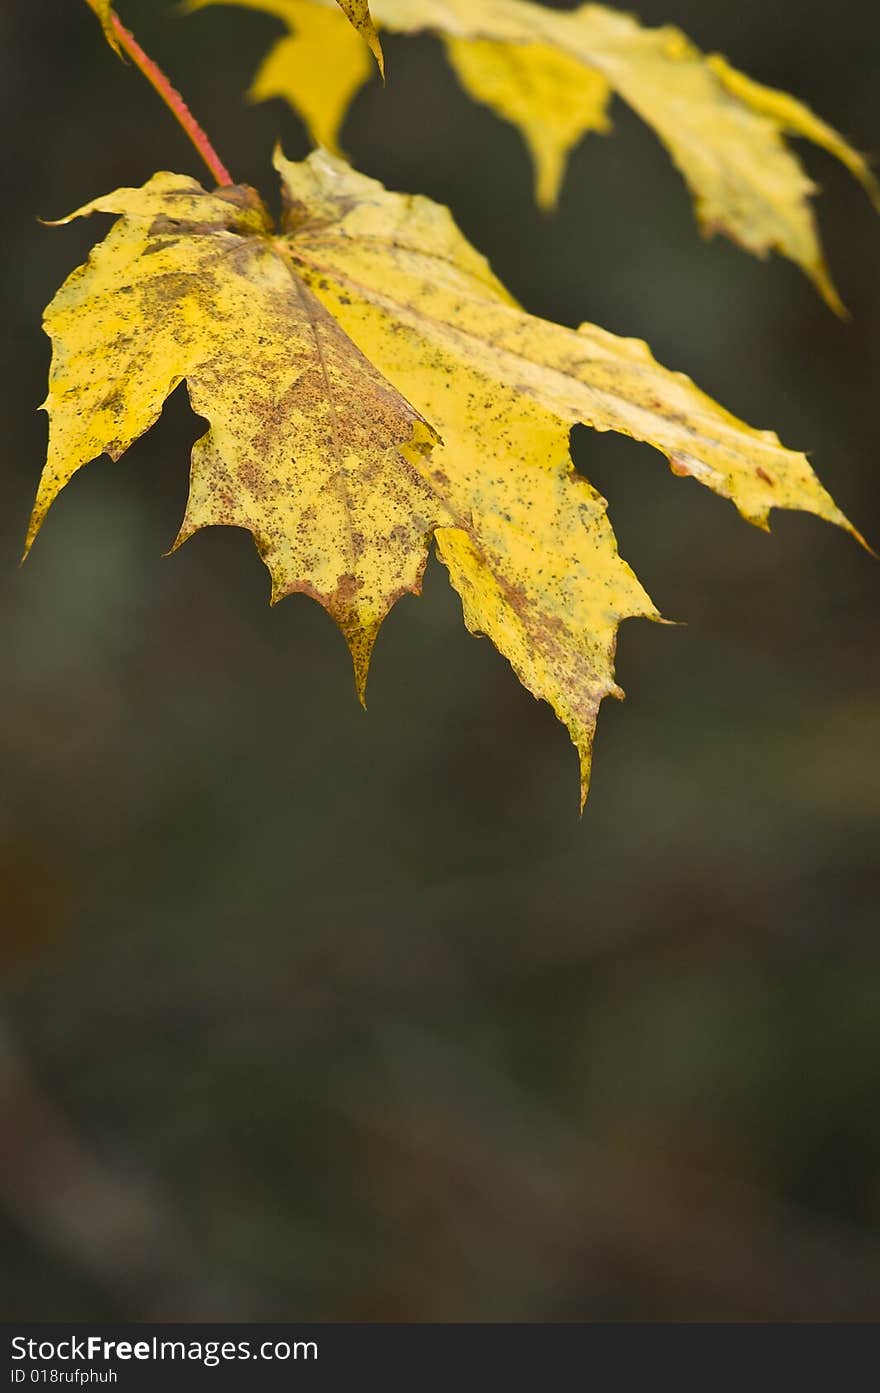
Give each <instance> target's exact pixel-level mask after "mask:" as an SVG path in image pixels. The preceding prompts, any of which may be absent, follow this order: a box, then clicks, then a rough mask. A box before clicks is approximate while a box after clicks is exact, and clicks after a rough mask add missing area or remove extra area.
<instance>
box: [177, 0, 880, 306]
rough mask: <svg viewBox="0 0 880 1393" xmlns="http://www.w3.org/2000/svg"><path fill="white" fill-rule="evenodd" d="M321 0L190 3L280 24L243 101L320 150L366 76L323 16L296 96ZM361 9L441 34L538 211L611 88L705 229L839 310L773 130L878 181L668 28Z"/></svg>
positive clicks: (518, 5)
mask: <svg viewBox="0 0 880 1393" xmlns="http://www.w3.org/2000/svg"><path fill="white" fill-rule="evenodd" d="M332 3H333V0H189V8H190V9H201V8H203V7H205V6H207V5H217V4H238V5H243V6H245V7H246V8H248V9H257V10H264V11H268V12H269V13H270V14H274V15H276V16H278V17H279V18H280V19H283V20H284V22H285V23H286V24H287V26H288V28H289V30H290V31H291V32H290V36H289V37H288V38H286V39H282V40H281V41H280V42H279V44H278V45H276V47H275V48H274V49H273V50H272V51H271V53H270V55H269V57H268V58H267V60H266V62H265V64H264V66H263V68H261V70H260V72H259V74H258V76H257V78H256V80H255V82H254V86H253V89H252V91H253V94H254V95H255V96H258V97H268V96H282V97H284V98H286V100H287V101H288V102H289V103H290V104H291V106H293V108H294V109H295V110H296V111H298V112H299V114H300V115H301V116H302V118H303V119H304V120H305V121H306V123H307V124H308V126H309V128H310V130H311V132H312V135H313V137H314V138H315V140H316V141H318V142H319V143H321V142H324V138H325V136H326V135H327V134H328V132H329V134H330V137H331V139H330V148H331V149H332V148H334V147H335V139H336V133H337V131H338V129H339V126H340V124H341V122H342V119H343V117H344V114H345V109H346V105H347V103H348V102H349V101H350V100H351V97H352V96H353V95H354V92H355V91H356V90H357V88H358V86H359V85H360V82H361V81H363V80H364V79H365V77H366V73H365V72H364V71H363V70H362V69H361V70H358V69H356V67H355V64H354V59H353V56H352V54H351V52H350V50H349V48H348V47H347V46H345V45H344V43H343V41H342V31H343V26H342V22H341V19H339V18H338V17H336V18H337V19H338V22H337V24H336V31H337V35H338V41H339V42H340V44H342V46H341V47H340V50H339V55H338V56H337V50H336V47H335V46H334V45H331V44H330V43H328V44H327V45H326V47H325V48H324V50H323V52H322V53H321V55H320V58H319V61H320V62H321V71H322V72H323V73H324V75H325V88H324V92H323V93H321V91H320V89H318V91H317V94H316V87H317V86H318V84H317V75H316V73H315V71H314V68H312V70H311V72H310V75H309V78H308V80H307V81H306V83H305V86H304V88H303V84H302V74H303V67H304V62H305V55H306V54H307V53H311V52H312V51H313V45H312V40H311V28H310V21H309V20H308V18H307V15H308V11H309V9H310V8H314V7H315V6H323V7H325V8H326V7H327V6H328V5H332ZM373 12H374V16H375V19H376V22H377V23H378V24H379V26H380V27H384V28H386V29H389V30H391V31H394V32H399V33H409V34H411V33H417V32H419V31H421V30H428V31H430V32H432V33H436V34H438V35H440V36H441V37H443V38H444V39H445V41H446V44H447V51H448V52H449V55H450V58H451V60H452V64H453V67H454V68H455V70H456V72H457V74H458V76H459V78H460V79H461V81H462V83H463V85H464V86H465V88H466V89H467V91H468V92H469V93H470V94H471V95H472V96H473V97H475V98H476V99H477V100H478V101H482V102H485V103H486V104H488V105H489V106H491V107H492V108H493V109H494V110H495V111H497V112H498V113H499V115H501V116H503V117H505V118H506V119H507V120H509V121H512V122H513V123H514V124H515V125H516V126H517V127H518V128H519V129H520V130H521V131H522V133H523V135H524V136H525V138H526V141H527V143H528V145H529V149H530V151H531V153H532V157H533V159H534V162H535V168H536V192H537V197H538V200H539V202H540V203H541V204H543V205H544V206H550V205H552V203H553V202H555V199H556V196H557V193H558V190H559V186H560V184H561V181H562V178H563V176H564V170H565V162H566V158H567V154H568V151H569V150H570V149H571V147H572V146H573V145H574V144H575V143H576V142H577V141H578V140H579V139H580V137H581V136H582V135H583V134H584V132H586V131H589V130H604V129H605V126H606V117H605V105H606V98H607V95H608V93H609V91H614V92H616V93H617V94H618V95H619V96H620V97H622V98H623V99H624V101H626V102H628V103H629V105H630V106H631V107H632V108H633V109H634V110H635V111H636V112H638V114H639V115H640V116H641V117H642V118H643V120H645V121H646V122H647V123H648V125H650V126H652V127H653V129H654V130H655V131H656V132H657V134H658V135H659V137H660V139H661V140H662V141H663V144H664V145H665V146H666V148H667V149H668V151H669V153H670V154H671V156H672V158H673V160H674V162H675V164H676V166H677V167H678V169H679V170H680V171H681V173H682V175H683V176H684V178H685V180H686V181H687V183H688V185H689V187H690V189H691V192H692V194H693V195H694V199H695V202H696V213H697V218H698V220H699V223H700V226H701V228H702V230H703V232H704V233H706V234H707V235H711V234H713V233H715V232H722V233H725V234H726V235H727V236H729V237H731V238H733V240H734V241H736V242H738V243H739V244H740V245H741V246H742V247H744V248H745V249H746V250H747V251H751V252H754V253H755V254H756V255H758V256H761V257H763V256H766V255H767V253H768V252H769V251H778V252H780V253H781V254H782V255H783V256H787V257H789V258H790V259H791V260H792V261H794V262H795V263H796V264H797V265H798V266H800V267H801V269H802V270H803V271H804V272H805V273H806V274H807V275H808V276H809V277H810V279H811V280H812V281H813V283H814V284H815V285H816V287H817V288H818V290H819V291H820V293H821V294H822V295H823V296H824V298H825V300H826V302H827V303H828V304H829V305H830V306H831V308H832V309H833V310H835V312H837V313H840V314H842V313H845V311H844V308H843V305H842V304H841V301H840V299H839V296H838V294H837V291H836V290H835V288H834V285H833V283H832V280H831V277H830V274H829V272H828V268H827V265H826V263H825V258H824V255H823V252H822V248H821V243H820V240H819V233H818V229H817V226H816V221H815V218H814V215H813V211H812V207H811V205H810V201H809V198H810V195H811V194H812V193H814V192H815V187H814V185H813V184H812V182H811V181H810V179H809V178H808V177H807V174H806V173H805V171H804V169H803V167H802V166H801V164H800V162H799V161H798V160H797V159H796V158H795V156H794V155H793V154H792V153H791V151H790V150H789V149H788V147H787V145H786V144H785V140H784V136H785V135H787V134H790V135H799V136H803V137H805V138H806V139H808V140H812V141H813V142H814V143H816V144H819V145H821V146H823V147H824V148H825V149H826V150H828V151H830V153H831V154H833V155H835V156H836V157H837V158H838V159H839V160H841V161H842V162H843V163H844V164H845V165H846V167H847V168H848V169H849V170H850V171H851V172H852V173H853V174H854V175H855V176H856V178H858V179H859V180H860V182H861V183H862V184H863V185H864V187H865V188H866V190H867V191H868V193H869V195H870V196H871V198H872V199H873V201H874V202H875V204H877V205H878V206H880V187H878V184H877V181H876V180H875V178H874V176H873V174H872V173H871V171H870V169H869V167H868V164H867V162H866V161H865V159H864V158H863V157H862V156H861V155H860V154H859V153H858V152H857V151H856V150H854V149H853V148H852V146H850V145H849V144H848V143H847V142H846V141H845V140H844V139H843V137H842V136H840V135H838V133H837V132H836V131H834V130H833V129H832V128H831V127H830V126H828V125H827V124H826V123H825V122H824V121H821V120H820V119H819V118H818V117H816V116H814V115H813V113H812V112H811V111H809V109H808V108H807V107H806V106H804V105H803V104H802V103H801V102H798V101H796V100H795V99H794V98H793V97H790V96H788V95H787V94H786V93H784V92H777V91H775V90H774V89H772V88H769V87H763V86H761V85H760V84H759V83H756V82H753V81H751V79H749V78H747V77H745V76H744V75H743V74H741V73H738V72H737V71H736V70H735V69H734V68H731V67H730V65H729V64H728V63H727V62H726V61H725V60H724V59H723V58H721V57H720V56H719V55H717V54H715V55H711V56H709V57H706V56H705V55H703V54H702V53H701V52H700V51H699V49H697V48H695V47H694V45H693V44H692V43H691V42H690V40H689V39H687V38H686V37H685V36H684V34H682V33H681V31H680V30H678V29H675V28H672V27H670V26H665V27H663V28H660V29H645V28H642V26H641V25H640V24H639V23H638V22H637V21H636V20H635V19H633V18H632V17H631V16H629V15H627V14H621V13H618V12H617V11H614V10H609V9H606V8H605V7H604V6H601V5H583V6H581V8H580V9H577V10H574V11H567V12H566V11H558V10H549V9H545V8H543V7H541V6H539V5H535V4H526V3H523V0H468V3H467V4H466V5H465V4H462V3H460V0H374V2H373ZM337 65H338V66H337ZM301 89H302V90H301ZM325 143H326V142H325Z"/></svg>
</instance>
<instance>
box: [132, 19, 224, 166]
mask: <svg viewBox="0 0 880 1393" xmlns="http://www.w3.org/2000/svg"><path fill="white" fill-rule="evenodd" d="M111 23H112V25H113V32H114V34H115V35H116V37H117V39H118V40H119V44H120V47H121V48H122V49H123V51H124V52H125V53H126V54H127V55H128V57H129V58H130V59H131V61H132V62H133V63H134V65H135V67H137V68H139V69H140V71H141V72H142V73H143V75H144V77H145V78H146V79H147V81H148V82H149V83H150V85H151V86H152V87H153V88H154V89H155V91H156V92H158V94H159V96H160V97H161V98H162V100H163V102H164V103H165V105H166V106H167V107H168V110H169V111H170V112H171V113H172V115H173V116H174V118H175V120H176V121H177V122H178V124H179V125H180V126H181V127H182V128H183V130H184V131H185V132H186V134H187V135H188V136H189V138H190V140H191V141H192V143H193V145H194V146H195V148H196V149H197V150H198V152H199V154H200V155H201V157H202V159H203V160H204V162H205V164H206V165H207V166H208V169H209V170H210V171H211V173H212V174H213V176H214V178H215V179H216V180H217V183H218V185H221V186H222V185H227V184H234V183H235V180H234V179H233V177H232V175H231V174H230V173H229V170H228V169H227V168H226V166H225V164H224V163H223V161H222V160H221V158H220V156H219V155H218V154H217V151H216V150H215V149H214V147H213V145H212V144H211V142H210V140H209V139H208V137H207V135H206V134H205V132H204V131H203V130H202V128H201V126H200V125H199V123H198V121H197V120H196V118H195V117H194V116H193V114H192V112H191V111H190V109H189V107H188V106H187V104H186V102H185V101H184V100H183V97H182V96H181V95H180V93H179V92H178V91H177V89H176V88H175V87H172V85H171V83H170V82H169V81H168V78H167V77H166V76H165V74H164V73H163V71H162V69H161V68H160V67H159V65H158V64H157V63H154V62H153V59H152V58H150V56H149V55H148V54H146V53H145V52H144V50H143V49H142V48H141V46H140V44H139V43H138V41H137V39H136V38H135V36H134V34H132V33H131V31H130V30H129V29H126V27H125V25H124V24H123V23H122V20H121V19H120V18H119V16H118V15H116V14H113V13H112V12H111Z"/></svg>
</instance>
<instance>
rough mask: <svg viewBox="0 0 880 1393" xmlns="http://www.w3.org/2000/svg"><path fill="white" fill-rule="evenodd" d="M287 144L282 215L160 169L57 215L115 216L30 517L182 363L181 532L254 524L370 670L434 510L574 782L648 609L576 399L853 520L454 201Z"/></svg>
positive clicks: (273, 556)
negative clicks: (523, 289) (497, 268)
mask: <svg viewBox="0 0 880 1393" xmlns="http://www.w3.org/2000/svg"><path fill="white" fill-rule="evenodd" d="M275 162H276V166H277V168H278V170H279V172H280V175H281V180H282V192H283V199H284V215H283V220H282V224H281V226H280V228H278V229H277V230H276V229H273V228H272V227H271V225H270V222H269V218H268V215H267V214H266V212H265V210H264V209H263V207H262V205H261V204H260V203H259V200H258V199H257V198H256V195H255V194H253V192H252V191H250V190H246V189H241V188H233V189H225V190H223V191H222V192H220V193H213V194H209V193H206V192H204V191H203V190H202V189H201V188H200V186H199V185H198V184H197V183H196V182H195V181H194V180H192V179H186V178H183V177H182V176H179V175H171V174H160V175H156V176H154V178H153V179H152V180H151V181H150V182H149V183H148V184H147V185H145V187H144V188H143V189H123V190H120V191H118V192H117V193H115V194H112V195H109V196H108V197H106V198H102V199H97V200H95V201H94V202H93V203H90V204H88V205H86V207H85V208H83V209H80V210H79V214H74V215H73V216H79V215H82V214H84V213H92V212H96V211H98V212H115V213H120V214H121V215H122V216H121V219H120V221H119V222H117V223H116V224H115V225H114V227H113V229H112V230H111V232H110V234H109V235H108V237H107V238H106V239H105V241H104V242H102V243H101V244H100V245H99V247H98V248H97V249H96V250H95V251H94V252H93V253H92V255H91V257H90V259H89V261H88V262H87V263H86V265H85V266H82V267H80V268H79V270H77V271H75V272H74V274H73V275H72V276H71V277H70V278H69V280H68V281H67V282H66V284H65V285H64V286H63V287H62V289H61V290H60V291H59V293H58V295H57V296H56V297H55V300H54V301H53V302H52V304H51V305H50V307H49V309H48V311H47V316H46V327H47V330H48V332H49V334H50V336H51V337H52V340H53V347H54V351H53V361H52V369H51V377H50V389H49V396H48V399H47V403H46V406H47V409H48V411H49V416H50V439H49V454H48V461H47V464H46V468H45V471H44V474H43V479H42V481H41V484H40V489H39V494H38V498H37V503H36V507H35V509H34V516H33V520H32V524H31V531H30V537H29V544H30V541H32V540H33V537H34V536H35V534H36V532H37V530H38V528H39V526H40V524H41V522H42V520H43V518H44V516H45V514H46V511H47V509H48V508H49V506H50V504H51V503H52V501H53V500H54V498H55V497H56V496H57V494H58V492H59V491H60V489H61V488H63V487H64V485H65V484H66V483H67V482H68V480H69V479H70V478H71V477H72V475H73V474H74V473H75V472H76V470H77V469H79V468H80V467H81V466H82V465H83V464H85V463H86V462H87V461H88V460H90V459H92V458H94V457H95V456H96V455H98V454H100V453H101V452H102V451H106V452H107V453H109V454H110V455H111V456H112V457H113V458H118V457H119V456H120V455H121V454H122V452H123V451H124V450H125V449H126V448H127V447H128V445H129V444H131V443H132V441H133V440H135V439H136V438H137V437H138V436H139V435H141V434H142V433H143V432H144V431H145V430H146V429H147V428H148V427H149V426H150V425H151V424H152V423H153V422H154V421H155V420H156V418H157V417H158V415H159V413H160V411H161V407H162V402H163V401H164V399H165V397H166V396H167V395H168V394H169V392H171V391H172V390H173V389H174V388H175V387H176V386H177V384H178V383H179V382H180V381H181V380H183V379H185V380H186V382H187V384H188V388H189V393H190V400H191V402H192V405H193V408H194V410H195V411H196V412H197V413H198V414H199V415H200V416H203V417H205V418H206V420H207V421H208V423H209V430H208V432H207V434H206V435H205V436H203V437H202V439H201V440H200V441H198V442H197V444H196V446H195V448H194V451H193V466H192V479H191V489H190V499H189V503H188V505H187V509H186V516H185V520H184V524H183V527H182V529H181V533H180V536H179V538H178V542H180V541H182V540H184V539H185V538H186V537H188V536H190V535H191V533H192V532H193V531H195V530H196V529H197V528H199V527H203V526H206V525H209V524H212V523H227V524H232V525H236V526H242V527H247V528H249V529H250V530H251V532H252V533H253V534H254V537H255V539H256V542H257V546H258V549H259V551H260V554H261V555H262V557H263V559H264V560H265V561H266V564H267V565H268V566H269V569H270V571H271V573H272V580H273V598H275V599H278V598H280V597H281V596H282V595H285V594H288V593H290V592H291V591H297V590H299V591H303V592H305V593H307V594H311V595H313V596H314V597H315V598H317V599H318V600H320V602H321V603H322V604H324V605H325V607H326V608H327V609H328V610H329V611H330V612H331V614H333V615H334V617H335V618H336V620H337V622H338V623H339V624H340V626H341V627H342V629H343V631H344V632H345V634H346V637H347V638H348V641H349V645H350V647H351V648H352V652H353V655H354V660H355V669H356V673H357V677H358V685H359V688H360V690H361V691H363V684H364V682H365V680H366V671H367V664H368V661H369V655H370V650H371V648H372V643H373V640H374V638H375V635H376V631H377V630H378V627H379V624H380V623H381V621H382V619H383V618H384V616H385V614H386V613H387V612H388V610H389V608H390V607H391V605H392V604H393V602H394V600H395V599H396V598H397V597H398V596H399V595H400V594H402V593H404V592H405V591H407V590H417V588H418V583H419V578H420V576H421V571H422V567H423V565H424V557H425V547H426V537H427V534H428V533H430V532H434V534H435V536H436V541H437V548H438V551H439V554H440V556H441V558H442V560H443V561H444V563H445V564H446V566H447V568H448V570H449V574H450V579H451V581H452V584H453V585H454V587H455V588H456V589H457V590H458V592H459V594H460V596H461V598H462V602H463V609H464V617H465V622H466V623H467V626H468V628H469V629H471V631H472V632H474V633H482V634H486V635H488V637H489V638H490V639H491V640H492V642H493V643H494V644H495V645H496V647H497V648H498V649H499V650H500V651H501V652H502V653H503V654H504V655H505V657H507V658H508V659H509V661H510V662H511V664H512V666H513V667H514V669H515V671H516V673H517V675H518V676H519V677H520V680H521V681H522V682H523V683H524V684H525V686H526V687H527V688H528V689H529V691H531V692H532V693H533V694H534V695H535V696H537V697H541V698H543V699H544V700H546V701H548V702H549V703H550V705H551V706H552V707H553V709H554V710H555V711H556V713H557V715H558V716H559V717H560V719H561V720H562V721H564V722H565V724H566V725H567V727H568V729H569V732H570V734H571V737H572V740H573V742H574V744H575V746H576V747H577V750H578V752H579V755H580V761H581V791H582V798H583V796H585V794H586V789H587V783H588V778H589V767H590V754H591V748H592V741H593V733H594V729H595V723H596V714H597V711H598V707H599V704H600V702H601V701H602V699H603V697H605V696H607V695H616V696H620V695H622V694H621V692H620V690H619V688H618V687H617V685H616V683H615V681H614V672H613V663H614V650H615V644H616V636H617V629H618V626H619V624H620V622H621V620H622V619H625V618H627V617H629V616H635V615H642V616H647V617H651V618H657V617H658V616H657V611H656V609H655V608H654V606H653V604H652V603H651V601H650V599H649V598H648V596H647V595H646V593H645V591H644V590H643V588H642V586H641V585H640V583H639V581H638V580H637V579H636V577H635V575H634V574H633V572H632V571H631V570H630V568H629V567H628V566H627V565H626V563H625V562H624V561H623V560H622V559H621V557H620V556H619V555H618V551H617V544H616V540H615V537H614V533H613V531H612V529H611V526H610V523H609V522H608V518H607V516H606V505H605V502H604V500H603V499H602V498H601V497H600V496H599V494H598V493H596V491H595V490H594V489H593V488H592V487H591V485H590V484H589V483H587V481H586V480H585V479H583V478H581V477H579V476H578V475H577V474H576V473H575V472H574V469H573V465H572V462H571V458H570V454H569V432H570V428H571V426H572V425H573V424H574V423H576V422H582V423H584V424H586V425H589V426H592V427H594V428H595V429H596V430H600V431H606V430H614V431H618V432H621V433H623V434H625V435H630V436H632V437H634V438H635V439H637V440H643V441H646V442H648V443H650V444H652V445H654V446H656V447H657V448H658V449H659V450H661V451H662V452H663V453H664V454H665V455H666V456H667V457H668V459H669V462H670V464H671V466H672V468H673V470H674V471H675V472H676V473H678V474H686V475H690V476H691V477H693V478H694V479H696V480H698V481H699V482H700V483H703V484H705V485H707V486H708V487H709V488H711V489H713V490H714V491H715V492H716V493H719V494H721V495H722V496H723V497H727V498H730V499H732V500H733V502H734V503H735V504H736V506H737V507H738V508H739V510H740V512H741V513H742V514H743V515H744V516H745V517H746V518H748V519H749V520H750V521H752V522H755V523H757V524H758V525H760V526H766V525H767V516H768V513H769V511H770V509H771V508H772V507H785V508H802V509H805V510H807V511H810V512H813V513H816V514H818V515H819V516H820V517H824V518H826V519H828V520H829V521H831V522H835V523H838V524H840V525H841V526H843V527H849V524H848V523H847V521H846V519H845V518H844V516H843V514H842V513H841V512H840V511H839V510H838V508H837V507H836V506H835V504H834V503H833V501H832V499H831V498H830V497H829V495H828V494H827V493H826V492H825V490H824V489H823V487H822V485H821V484H820V483H819V482H818V480H817V479H816V477H815V475H814V473H813V471H812V469H811V468H810V465H809V464H808V462H807V460H806V458H805V457H804V456H803V455H801V454H797V453H795V452H793V451H790V450H787V449H785V448H784V447H783V446H781V445H780V443H779V441H778V440H777V438H776V436H775V435H773V434H772V433H771V432H768V431H756V430H753V429H752V428H751V427H749V426H747V425H745V424H744V423H743V422H741V421H738V420H737V419H736V418H735V417H733V416H731V415H730V414H729V413H727V412H726V411H724V410H723V409H722V408H721V407H719V406H718V405H717V404H716V403H715V402H713V401H712V400H711V399H710V398H709V397H707V396H705V395H704V394H703V393H702V392H700V391H699V390H698V389H697V388H696V387H695V386H694V384H693V383H692V382H691V381H690V379H688V378H687V377H684V376H683V375H681V374H679V373H672V372H669V371H668V370H667V369H665V368H663V367H661V366H660V365H659V364H658V363H657V362H655V360H654V359H653V357H652V356H651V354H650V351H649V350H648V348H647V347H646V345H645V344H643V343H641V342H640V341H639V340H635V339H622V338H618V337H616V336H615V335H613V334H609V333H606V332H605V331H604V330H602V329H598V328H596V327H595V326H593V325H589V324H585V325H582V326H581V327H580V329H578V330H573V329H567V328H564V327H562V326H560V325H557V324H552V323H549V322H547V321H545V320H541V319H537V318H535V317H534V316H532V315H529V314H527V313H525V311H523V310H522V309H520V308H519V306H518V305H517V304H516V303H515V302H514V301H513V300H512V299H511V297H510V295H509V294H508V293H507V292H506V290H505V289H504V287H503V286H502V285H501V284H500V282H499V281H498V280H497V279H496V278H495V277H494V275H493V274H492V272H491V270H490V268H489V266H488V263H487V262H486V261H485V259H484V258H483V257H482V256H480V255H479V254H478V253H477V252H476V251H475V250H474V249H473V248H472V247H471V246H470V244H469V243H468V242H467V241H466V239H465V238H464V237H463V236H462V234H461V232H460V231H459V230H458V228H457V227H456V225H455V223H454V221H453V219H452V217H451V215H450V213H449V212H448V210H447V209H445V208H443V207H441V206H439V205H437V204H435V203H432V202H431V201H430V200H429V199H426V198H420V197H412V196H406V195H401V194H394V193H389V192H388V191H387V190H386V189H384V188H383V186H382V185H381V184H379V183H377V182H376V181H375V180H373V179H369V178H366V177H365V176H363V175H360V174H357V173H356V172H355V171H354V170H352V169H351V168H350V167H349V166H348V165H346V164H345V163H344V162H343V161H341V160H339V159H336V158H334V157H333V156H331V155H329V154H328V153H327V152H324V151H320V152H316V153H315V154H313V155H312V156H311V157H310V158H309V159H308V160H306V161H305V162H304V163H302V164H293V163H291V162H289V161H288V160H286V159H285V158H284V156H283V155H281V154H280V153H276V161H275ZM428 422H430V425H428V424H427V423H428ZM432 428H433V429H432ZM850 530H852V529H850Z"/></svg>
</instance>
